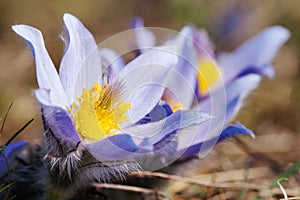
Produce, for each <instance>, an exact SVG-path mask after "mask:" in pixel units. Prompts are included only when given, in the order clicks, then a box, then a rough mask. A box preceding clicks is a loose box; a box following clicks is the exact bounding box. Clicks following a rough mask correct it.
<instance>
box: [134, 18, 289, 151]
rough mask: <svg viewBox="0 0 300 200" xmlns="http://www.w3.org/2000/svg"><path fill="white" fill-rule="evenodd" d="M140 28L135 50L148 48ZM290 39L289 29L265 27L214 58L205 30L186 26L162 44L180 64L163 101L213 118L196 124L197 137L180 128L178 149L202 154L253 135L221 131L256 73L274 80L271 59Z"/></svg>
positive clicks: (253, 83)
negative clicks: (230, 139) (229, 140)
mask: <svg viewBox="0 0 300 200" xmlns="http://www.w3.org/2000/svg"><path fill="white" fill-rule="evenodd" d="M139 24H140V25H139V26H138V27H139V29H138V30H139V31H136V32H135V35H136V38H138V42H137V45H138V48H141V49H143V48H145V46H147V48H149V45H147V44H148V41H147V38H146V37H145V36H144V37H145V38H144V40H145V44H143V42H142V39H141V38H143V35H142V31H141V29H142V27H141V24H143V23H141V22H139ZM144 29H145V30H147V31H150V30H149V29H147V28H144ZM145 30H144V31H145ZM289 36H290V33H289V31H288V30H287V29H285V28H283V27H281V26H273V27H269V28H266V29H264V30H263V31H261V32H260V33H258V34H257V35H256V36H254V37H253V38H252V39H250V40H249V41H247V42H245V43H244V44H242V45H241V46H240V47H239V48H237V49H236V50H235V51H233V52H230V53H221V54H219V55H215V54H214V50H213V47H212V46H213V45H212V42H211V41H210V40H209V37H208V35H207V33H206V31H205V30H197V29H195V28H194V27H192V26H185V27H184V28H183V29H182V30H181V31H180V33H179V34H178V35H177V36H176V37H174V38H171V39H170V40H168V41H166V43H165V44H166V45H175V46H176V47H177V55H179V61H178V63H177V64H176V65H175V66H174V67H173V68H172V70H171V72H169V73H168V81H167V86H166V88H168V89H166V91H165V93H164V96H163V98H164V100H166V102H168V103H169V104H170V106H171V107H173V110H177V109H178V108H181V109H188V110H190V109H192V110H193V109H199V110H203V111H205V112H207V113H210V115H212V116H214V117H213V118H211V119H210V120H208V121H206V122H204V123H202V124H199V125H198V126H199V129H198V132H197V133H196V134H192V133H191V132H189V131H188V130H184V131H183V132H184V134H183V135H184V136H183V137H179V138H178V146H177V151H179V152H180V153H181V154H184V155H193V154H197V153H199V156H204V155H206V152H208V151H209V150H210V149H211V148H212V147H213V146H214V144H215V143H217V142H219V141H221V140H223V139H226V138H228V137H230V136H232V135H235V134H241V133H244V134H249V135H252V136H254V134H253V133H252V131H251V130H249V129H247V128H246V127H244V126H243V125H242V124H240V123H237V124H235V125H229V126H225V127H224V124H228V123H229V122H230V121H232V120H233V119H234V117H235V116H236V114H237V112H238V111H239V110H240V108H241V107H242V104H243V101H244V99H245V98H246V97H247V96H248V94H249V93H250V92H251V91H252V90H253V89H255V88H256V87H257V86H258V84H259V82H260V80H261V75H266V76H268V77H273V76H274V69H273V67H272V65H271V61H272V59H273V58H274V57H275V55H276V53H277V51H278V49H279V48H280V47H281V46H282V45H283V44H284V43H285V42H286V40H287V39H288V38H289ZM170 91H171V92H170ZM174 94H176V95H174Z"/></svg>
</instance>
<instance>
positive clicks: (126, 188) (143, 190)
mask: <svg viewBox="0 0 300 200" xmlns="http://www.w3.org/2000/svg"><path fill="white" fill-rule="evenodd" d="M93 186H94V187H95V188H96V189H97V190H101V189H114V190H123V191H128V192H135V193H141V194H144V195H154V196H155V197H156V199H169V197H168V196H167V195H166V194H165V193H164V192H162V191H159V190H155V189H148V188H142V187H136V186H129V185H118V184H107V183H94V184H93Z"/></svg>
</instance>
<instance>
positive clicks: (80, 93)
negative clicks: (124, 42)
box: [13, 14, 209, 189]
mask: <svg viewBox="0 0 300 200" xmlns="http://www.w3.org/2000/svg"><path fill="white" fill-rule="evenodd" d="M63 20H64V24H65V27H66V34H65V37H64V38H63V40H64V42H65V46H66V48H65V53H64V56H63V58H62V61H61V64H60V68H59V74H58V73H57V71H56V69H55V66H54V64H53V63H52V61H51V58H50V57H49V55H48V52H47V50H46V48H45V45H44V41H43V37H42V34H41V32H40V31H39V30H37V29H35V28H33V27H31V26H27V25H16V26H13V30H14V31H15V32H16V33H17V34H19V35H20V36H21V37H23V38H24V39H25V40H26V42H27V43H28V45H29V46H30V48H31V50H32V53H33V55H34V59H35V64H36V73H37V81H38V84H39V89H38V90H35V91H34V95H35V97H36V99H37V100H38V102H39V104H40V106H41V110H42V117H43V122H44V128H45V130H44V137H45V149H46V152H47V154H46V156H45V160H46V165H47V167H48V169H49V173H50V177H51V179H52V182H54V183H55V184H56V186H57V187H58V188H59V187H68V186H70V185H73V184H75V185H76V184H77V186H78V185H82V184H86V183H89V182H90V181H94V180H97V181H101V182H106V181H113V180H114V179H117V180H119V179H121V178H123V177H124V175H125V174H127V173H128V172H130V171H135V170H138V169H139V167H140V166H139V165H140V162H141V161H142V160H143V159H145V158H149V156H150V158H151V156H152V155H153V154H159V153H162V152H166V151H169V152H170V154H171V155H172V154H173V155H176V154H177V152H176V148H174V146H176V144H177V141H176V136H175V133H176V132H177V131H178V130H183V129H185V128H188V127H191V126H193V125H196V124H200V123H202V122H204V121H205V120H207V119H208V118H209V116H208V115H207V114H206V113H203V112H200V111H198V110H196V109H195V110H183V111H181V110H178V111H177V112H174V113H173V112H168V106H167V105H166V104H165V103H164V102H162V101H161V97H162V95H163V92H164V90H165V87H164V85H165V83H166V77H167V74H168V73H169V71H170V70H171V68H172V66H174V65H175V64H176V63H177V60H178V59H177V56H176V55H174V54H173V53H171V50H170V47H167V46H162V47H155V48H152V49H151V50H149V51H147V52H145V53H143V54H141V55H140V56H138V57H137V58H135V59H134V60H132V61H131V62H130V63H129V64H127V65H126V66H123V65H124V63H123V61H122V60H121V59H120V60H119V61H118V62H117V63H115V62H113V63H111V62H110V61H111V59H114V58H116V53H115V52H113V51H112V50H109V49H98V47H97V44H96V42H95V40H94V38H93V36H92V35H91V33H90V32H89V31H88V30H87V29H86V28H85V27H84V26H83V24H82V23H81V22H80V21H79V20H78V19H77V18H76V17H74V16H72V15H70V14H65V15H64V17H63ZM103 62H107V63H110V65H109V66H108V67H109V69H104V68H103ZM107 73H108V74H107ZM145 116H146V117H147V116H150V117H151V120H150V121H146V123H141V121H143V120H144V119H145ZM170 138H171V139H170ZM162 144H164V145H162ZM168 145H169V147H167V146H168ZM162 149H163V150H162ZM59 189H61V188H59Z"/></svg>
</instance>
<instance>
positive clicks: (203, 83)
mask: <svg viewBox="0 0 300 200" xmlns="http://www.w3.org/2000/svg"><path fill="white" fill-rule="evenodd" d="M220 78H221V75H220V71H219V69H218V66H217V65H216V64H215V62H214V60H211V59H208V58H203V57H201V58H200V59H199V69H198V83H199V92H200V93H201V94H206V92H207V90H208V88H209V87H210V86H211V85H213V84H214V83H216V82H217V81H218V80H219V79H220Z"/></svg>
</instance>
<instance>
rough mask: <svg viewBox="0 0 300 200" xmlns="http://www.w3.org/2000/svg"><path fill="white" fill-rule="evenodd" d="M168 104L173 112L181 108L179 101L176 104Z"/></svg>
mask: <svg viewBox="0 0 300 200" xmlns="http://www.w3.org/2000/svg"><path fill="white" fill-rule="evenodd" d="M170 106H171V109H172V111H173V112H176V111H177V110H180V109H182V105H181V103H177V104H170Z"/></svg>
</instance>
